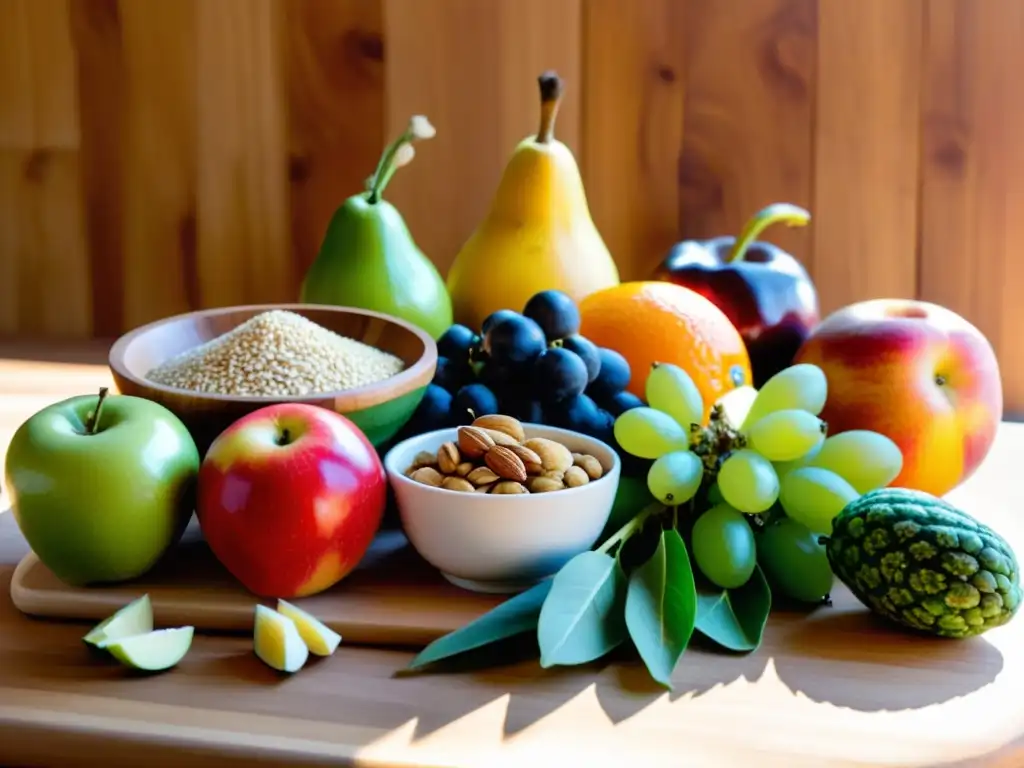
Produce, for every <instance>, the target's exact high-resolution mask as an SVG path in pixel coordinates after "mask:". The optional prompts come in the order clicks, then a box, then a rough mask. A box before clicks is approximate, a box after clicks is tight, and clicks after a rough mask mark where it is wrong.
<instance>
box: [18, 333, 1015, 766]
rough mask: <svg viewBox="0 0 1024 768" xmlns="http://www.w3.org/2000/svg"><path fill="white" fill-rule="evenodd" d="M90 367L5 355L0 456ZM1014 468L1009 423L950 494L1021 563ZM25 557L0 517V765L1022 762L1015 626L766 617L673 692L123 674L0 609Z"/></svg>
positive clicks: (345, 670)
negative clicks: (760, 639)
mask: <svg viewBox="0 0 1024 768" xmlns="http://www.w3.org/2000/svg"><path fill="white" fill-rule="evenodd" d="M104 349H105V347H103V346H100V347H98V348H97V347H93V348H72V349H70V350H69V349H65V350H58V351H57V353H53V352H52V351H49V350H47V349H45V348H43V347H39V346H34V347H30V348H28V349H27V350H26V347H24V346H21V347H17V346H15V345H13V344H7V345H4V344H0V453H2V452H3V450H4V448H5V447H6V445H7V442H8V441H9V439H10V435H11V433H12V432H13V430H14V429H15V428H16V427H17V425H18V424H20V423H21V421H23V420H24V419H25V418H26V417H28V416H29V415H30V414H31V413H32V412H34V411H35V410H37V409H38V408H40V407H42V406H44V405H46V404H48V403H50V402H52V401H54V400H57V399H60V398H62V397H65V396H67V395H70V394H75V393H80V392H91V391H94V390H95V389H96V388H97V387H98V386H100V385H103V384H106V383H109V379H108V377H107V373H106V369H105V368H104V367H103V366H102V364H99V365H96V364H93V365H89V364H88V362H89V361H94V362H97V363H102V361H103V352H104ZM69 353H73V354H74V359H75V360H77V362H76V363H74V364H65V363H59V362H53V361H48V362H47V361H44V362H38V361H33V360H31V359H28V360H25V359H17V358H18V357H23V358H32V357H35V358H45V357H49V358H58V357H61V356H67V354H69ZM1021 456H1024V426H1020V425H1010V424H1005V425H1003V428H1002V429H1001V431H1000V434H999V437H998V442H997V444H996V447H995V449H994V451H993V453H992V455H991V456H990V458H989V460H988V461H987V462H986V465H985V467H984V468H983V469H982V470H981V472H979V474H978V475H977V476H976V477H975V478H973V479H972V480H971V481H970V482H969V483H968V484H967V485H965V486H964V487H963V488H961V489H958V491H956V492H955V493H954V494H953V496H952V497H951V498H952V500H954V501H955V502H957V503H959V504H961V505H962V506H964V507H965V508H967V509H968V510H969V511H970V512H972V513H973V514H976V515H977V516H978V517H980V518H982V519H984V520H985V521H986V522H989V523H991V524H993V525H995V527H996V528H997V529H998V530H999V531H1001V532H1002V533H1003V534H1004V535H1006V536H1007V537H1008V538H1009V539H1010V540H1011V541H1012V542H1013V543H1014V545H1015V547H1016V548H1017V549H1018V551H1021V552H1024V492H1022V490H1021V489H1022V488H1024V485H1022V484H1021V483H1020V482H1019V481H1017V482H1015V481H1014V478H1015V475H1014V473H1017V474H1018V475H1019V473H1020V472H1022V471H1024V464H1022V462H1021V459H1020V458H1019V457H1021ZM4 506H5V504H4V502H3V501H0V509H3V508H4ZM26 551H27V547H26V545H25V542H24V539H22V537H21V536H20V534H19V532H18V530H17V527H16V526H15V524H14V520H13V518H12V516H11V515H9V514H6V515H0V764H2V765H25V764H32V765H82V766H86V765H87V766H95V765H104V766H108V767H112V766H132V767H133V768H137V767H138V766H141V765H145V766H147V768H158V767H160V766H178V765H186V764H187V765H189V766H202V765H253V764H259V765H289V766H300V765H326V764H355V765H367V766H435V765H445V766H460V767H461V766H474V767H475V766H482V767H485V768H494V767H496V766H505V765H508V766H520V765H528V764H533V765H538V766H539V765H563V764H564V765H572V764H580V765H586V766H588V767H589V766H594V765H625V764H632V765H643V766H645V767H647V766H650V767H651V768H654V767H655V766H673V767H674V766H714V767H715V768H725V767H728V766H759V767H760V766H773V767H774V766H779V767H780V768H782V767H785V768H802V767H804V766H807V767H808V768H809V767H811V766H813V768H832V767H834V766H843V767H844V768H845V767H847V766H937V765H946V766H948V765H956V766H967V765H970V766H988V767H993V766H998V767H999V768H1011V766H1012V767H1015V768H1019V767H1020V766H1024V619H1018V620H1017V621H1016V622H1014V623H1011V624H1010V625H1009V626H1007V627H1004V628H1001V629H998V630H995V631H993V632H991V633H989V634H987V635H986V636H985V637H983V638H975V639H973V640H970V641H963V642H948V641H931V640H927V641H923V640H914V639H910V638H909V637H906V636H905V635H903V634H901V633H898V632H893V631H890V630H889V629H887V628H885V627H882V626H879V624H878V623H877V622H874V621H872V620H871V618H870V616H868V615H866V614H865V612H863V611H850V612H846V613H840V614H839V615H836V614H835V613H834V612H833V613H832V614H831V615H830V613H829V611H828V610H821V611H818V612H816V613H815V614H814V615H813V616H811V617H810V618H807V619H802V620H790V621H786V620H782V621H774V620H773V622H772V623H771V624H770V625H769V628H768V632H767V634H766V638H765V642H764V644H763V646H762V648H761V649H760V650H759V651H758V652H757V653H754V654H751V655H747V656H729V655H724V654H719V653H712V652H704V651H702V650H699V649H692V650H690V651H689V652H688V653H687V654H686V656H685V657H684V658H683V660H682V662H681V663H680V665H679V667H678V669H677V670H676V675H675V680H676V681H678V682H677V691H676V692H674V693H672V694H668V693H665V692H664V691H663V690H660V689H658V688H656V687H654V686H653V685H652V684H650V683H649V682H648V680H647V677H646V674H645V672H644V671H643V669H642V667H641V666H640V665H639V664H638V663H637V662H634V661H632V660H626V661H620V662H616V663H602V664H594V665H590V666H588V667H586V668H582V669H556V670H548V671H543V670H541V669H540V668H539V666H538V665H537V664H536V662H533V661H526V662H509V663H508V664H506V665H504V666H502V667H500V668H492V669H489V670H486V671H476V672H473V671H465V672H460V673H458V674H445V675H426V676H417V677H398V676H396V675H395V672H396V670H398V669H400V668H402V667H403V666H404V665H405V664H406V662H407V661H408V660H409V659H410V658H411V657H412V654H413V653H414V651H412V650H410V651H409V652H404V651H395V650H378V649H372V648H355V647H349V646H345V645H344V644H343V645H342V646H341V648H339V650H338V651H337V653H336V654H335V655H334V656H333V657H331V658H329V659H324V660H319V662H318V663H314V664H311V665H310V666H309V667H307V668H306V669H304V670H303V671H302V672H300V673H299V674H297V675H295V676H293V677H291V678H287V679H282V678H281V677H279V676H278V675H276V674H274V673H272V672H271V671H270V670H269V669H268V668H266V667H264V666H263V665H262V664H260V663H259V662H258V661H257V660H255V658H254V657H253V655H252V648H251V642H250V640H249V639H248V638H246V637H223V636H221V637H214V636H197V638H196V640H195V643H194V646H193V650H192V652H191V653H190V654H189V655H188V656H187V657H186V658H185V660H184V661H183V662H182V663H181V665H180V666H179V667H178V668H176V669H174V670H172V671H170V672H168V673H165V674H162V675H158V676H155V677H135V676H132V675H130V674H125V671H124V670H123V669H121V668H119V667H117V666H113V665H106V664H99V663H95V661H93V660H90V658H89V657H88V655H87V654H86V652H85V649H84V648H83V646H82V644H81V642H80V637H81V635H82V632H83V626H82V625H81V624H62V623H55V622H47V621H40V620H34V619H29V618H26V617H24V616H23V615H22V614H20V613H19V612H18V611H17V610H16V609H15V608H14V607H13V605H12V604H11V601H10V597H9V590H8V586H9V582H10V577H11V573H12V571H13V569H14V566H15V564H16V563H17V562H18V560H19V559H20V558H21V557H22V556H23V555H24V554H25V552H26Z"/></svg>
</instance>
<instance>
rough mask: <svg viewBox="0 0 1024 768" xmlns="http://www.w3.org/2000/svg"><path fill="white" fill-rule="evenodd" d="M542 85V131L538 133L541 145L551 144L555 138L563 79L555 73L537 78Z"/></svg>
mask: <svg viewBox="0 0 1024 768" xmlns="http://www.w3.org/2000/svg"><path fill="white" fill-rule="evenodd" d="M537 83H538V84H539V85H540V129H539V130H538V131H537V142H538V143H539V144H550V143H551V142H552V141H553V140H554V138H555V118H556V117H557V116H558V107H559V105H560V104H561V103H562V79H561V78H560V77H559V76H558V75H557V74H556V73H555V72H553V71H548V72H545V73H544V74H543V75H541V76H540V77H538V78H537Z"/></svg>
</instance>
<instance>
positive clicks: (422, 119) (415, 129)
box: [409, 115, 437, 139]
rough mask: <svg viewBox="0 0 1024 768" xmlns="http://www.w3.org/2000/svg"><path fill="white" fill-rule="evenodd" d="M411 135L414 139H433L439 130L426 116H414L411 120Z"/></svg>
mask: <svg viewBox="0 0 1024 768" xmlns="http://www.w3.org/2000/svg"><path fill="white" fill-rule="evenodd" d="M409 134H410V135H411V136H412V137H413V138H414V139H432V138H434V136H435V135H436V134H437V130H436V129H435V128H434V126H432V125H431V124H430V121H429V120H428V119H427V118H426V116H425V115H413V117H412V119H411V120H409Z"/></svg>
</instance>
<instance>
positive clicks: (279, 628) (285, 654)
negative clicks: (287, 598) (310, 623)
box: [253, 605, 309, 672]
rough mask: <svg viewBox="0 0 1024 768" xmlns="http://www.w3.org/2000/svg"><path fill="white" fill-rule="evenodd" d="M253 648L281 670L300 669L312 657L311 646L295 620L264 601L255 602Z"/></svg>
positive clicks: (265, 662)
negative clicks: (304, 639) (301, 633)
mask: <svg viewBox="0 0 1024 768" xmlns="http://www.w3.org/2000/svg"><path fill="white" fill-rule="evenodd" d="M253 650H254V651H256V656H258V657H259V659H260V660H261V661H262V662H263V663H264V664H266V665H267V666H268V667H271V668H272V669H276V670H278V671H279V672H298V671H299V670H300V669H302V666H303V664H305V663H306V659H308V658H309V648H308V647H307V646H306V643H305V642H303V640H302V635H300V634H299V630H298V627H296V626H295V622H294V621H292V620H291V619H289V618H288V617H287V616H285V615H284V614H281V613H278V612H277V611H275V610H274V609H273V608H267V607H266V606H265V605H257V606H256V622H255V627H254V628H253Z"/></svg>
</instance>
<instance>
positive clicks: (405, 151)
mask: <svg viewBox="0 0 1024 768" xmlns="http://www.w3.org/2000/svg"><path fill="white" fill-rule="evenodd" d="M415 156H416V150H415V149H413V148H412V144H399V145H398V149H397V150H395V161H394V162H395V168H401V167H402V166H403V165H408V164H409V163H411V162H412V159H413V158H414V157H415Z"/></svg>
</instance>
